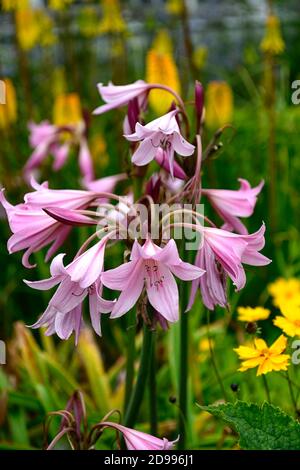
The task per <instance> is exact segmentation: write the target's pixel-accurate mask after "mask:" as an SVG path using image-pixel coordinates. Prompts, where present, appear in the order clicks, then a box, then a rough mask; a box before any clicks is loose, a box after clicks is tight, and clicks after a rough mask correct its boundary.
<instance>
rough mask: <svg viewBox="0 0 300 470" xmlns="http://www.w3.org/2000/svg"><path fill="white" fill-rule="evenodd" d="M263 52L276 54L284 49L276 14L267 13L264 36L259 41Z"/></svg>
mask: <svg viewBox="0 0 300 470" xmlns="http://www.w3.org/2000/svg"><path fill="white" fill-rule="evenodd" d="M260 48H261V50H262V51H263V52H266V53H269V54H272V55H277V54H281V53H282V52H283V51H284V48H285V44H284V40H283V38H282V35H281V28H280V20H279V18H278V17H277V16H276V15H269V16H268V17H267V20H266V32H265V36H264V38H263V39H262V41H261V43H260Z"/></svg>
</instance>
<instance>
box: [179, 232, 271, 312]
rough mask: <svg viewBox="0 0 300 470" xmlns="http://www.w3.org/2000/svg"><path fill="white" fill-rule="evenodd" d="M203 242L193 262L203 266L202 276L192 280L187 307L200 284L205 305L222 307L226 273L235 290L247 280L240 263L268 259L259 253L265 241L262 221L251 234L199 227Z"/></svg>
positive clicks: (260, 263)
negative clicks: (257, 228) (258, 227)
mask: <svg viewBox="0 0 300 470" xmlns="http://www.w3.org/2000/svg"><path fill="white" fill-rule="evenodd" d="M202 230H203V243H202V246H201V248H200V249H199V251H198V253H197V256H196V260H195V264H196V266H199V267H200V268H202V269H205V271H206V272H205V274H204V276H203V277H202V278H201V279H196V280H194V281H193V283H192V289H191V294H190V300H189V305H188V307H187V310H189V309H190V308H191V307H192V305H193V303H194V300H195V295H196V292H197V289H198V287H200V290H201V293H202V297H203V302H204V304H205V306H206V307H207V308H208V309H210V310H213V309H214V306H215V305H220V306H221V307H225V306H226V305H227V297H226V290H225V287H226V286H225V280H226V275H227V276H229V277H230V279H231V280H232V281H233V283H234V285H235V286H236V289H237V290H241V289H242V288H243V287H244V286H245V283H246V275H245V271H244V267H243V264H248V265H251V266H265V265H267V264H269V263H271V260H270V259H269V258H267V257H266V256H264V255H262V254H261V253H259V251H260V250H261V249H262V248H263V247H264V245H265V238H264V233H265V225H264V224H263V225H262V226H261V228H260V229H259V230H258V231H257V232H255V233H253V234H250V235H238V234H235V233H231V232H227V231H225V230H222V229H217V228H210V227H202Z"/></svg>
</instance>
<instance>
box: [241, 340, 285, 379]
mask: <svg viewBox="0 0 300 470" xmlns="http://www.w3.org/2000/svg"><path fill="white" fill-rule="evenodd" d="M286 343H287V338H286V337H285V336H284V335H281V336H279V338H277V340H276V341H275V342H274V343H273V344H272V346H270V347H268V346H267V344H266V342H265V341H264V340H263V339H261V338H255V340H254V346H251V347H248V346H240V347H238V348H235V349H234V351H235V352H236V353H237V354H238V356H239V358H240V359H241V360H242V364H241V367H240V368H239V371H241V372H245V371H246V370H248V369H253V368H255V367H258V369H257V373H256V375H257V376H259V375H262V374H267V373H268V372H271V371H273V370H274V371H278V370H287V367H288V363H289V358H290V355H289V354H282V353H283V351H284V350H285V349H286Z"/></svg>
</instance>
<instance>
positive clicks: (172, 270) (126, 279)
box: [102, 239, 204, 322]
mask: <svg viewBox="0 0 300 470" xmlns="http://www.w3.org/2000/svg"><path fill="white" fill-rule="evenodd" d="M130 259H131V261H129V262H128V263H125V264H122V265H121V266H119V267H117V268H115V269H110V270H109V271H105V272H104V273H103V274H102V282H103V284H104V285H105V286H107V287H109V288H111V289H116V290H120V291H122V293H121V295H120V296H119V299H118V300H117V302H116V304H115V306H114V308H113V310H112V312H111V318H117V317H120V316H122V315H124V314H125V313H126V312H128V310H130V309H131V308H132V307H133V305H134V304H135V303H136V301H137V300H138V298H139V297H140V295H141V293H142V290H143V288H144V286H145V288H146V292H147V296H148V300H149V302H150V304H151V305H152V307H153V308H154V309H155V310H157V311H158V312H159V313H160V314H161V315H162V316H163V317H164V318H165V319H166V320H168V321H170V322H176V321H177V320H178V316H179V300H178V287H177V284H176V281H175V279H174V276H173V274H174V275H175V276H177V277H179V279H182V280H184V281H189V280H192V279H197V278H199V277H200V276H202V275H203V274H204V271H203V269H201V268H199V267H197V266H193V265H192V264H190V263H185V262H184V261H182V260H181V259H180V257H179V254H178V250H177V247H176V243H175V241H174V240H170V241H169V242H168V243H167V245H166V246H165V247H164V248H160V247H159V246H157V245H155V244H154V243H153V242H152V241H151V240H150V239H147V241H146V242H145V244H144V245H143V246H141V245H140V244H139V243H138V242H137V241H135V242H134V245H133V248H132V252H131V258H130Z"/></svg>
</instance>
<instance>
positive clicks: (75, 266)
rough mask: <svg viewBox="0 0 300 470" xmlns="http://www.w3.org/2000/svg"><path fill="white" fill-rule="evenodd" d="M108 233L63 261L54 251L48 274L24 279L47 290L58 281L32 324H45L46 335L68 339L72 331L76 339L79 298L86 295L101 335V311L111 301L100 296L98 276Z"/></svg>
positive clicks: (91, 313)
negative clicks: (35, 278)
mask: <svg viewBox="0 0 300 470" xmlns="http://www.w3.org/2000/svg"><path fill="white" fill-rule="evenodd" d="M109 237H110V234H109V235H106V237H104V238H103V239H102V240H100V241H99V242H97V243H96V244H95V245H94V246H92V247H91V248H89V249H88V250H87V251H85V252H84V253H82V254H81V255H80V256H78V257H77V258H75V259H74V260H73V261H72V262H71V263H70V264H69V265H67V266H64V265H63V257H64V256H65V255H64V254H59V255H57V256H56V257H55V258H54V259H53V261H52V263H51V266H50V273H51V277H50V278H49V279H44V280H42V281H24V282H25V283H26V284H27V285H28V286H29V287H32V288H33V289H38V290H48V289H51V288H52V287H54V286H56V285H58V284H59V287H58V289H57V291H56V292H55V294H54V295H53V297H52V299H51V300H50V302H49V305H48V307H47V308H46V310H45V312H44V313H43V315H42V316H41V317H40V318H39V320H38V321H37V322H36V323H35V324H34V325H32V327H33V328H39V327H42V326H47V327H48V328H47V331H46V335H52V334H53V333H55V332H56V333H57V335H58V336H59V337H60V338H61V339H68V338H69V337H70V335H71V334H72V332H73V331H74V332H75V339H76V343H77V341H78V337H79V333H80V329H81V326H82V302H83V300H84V299H85V297H87V296H88V297H89V307H90V317H91V322H92V326H93V328H94V330H95V332H96V333H97V334H98V335H100V336H101V325H100V319H101V313H109V312H111V310H112V308H113V306H114V303H115V302H114V301H108V300H104V299H103V298H102V297H101V293H102V284H101V280H100V276H101V273H102V270H103V260H104V251H105V246H106V243H107V241H108V240H109Z"/></svg>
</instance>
